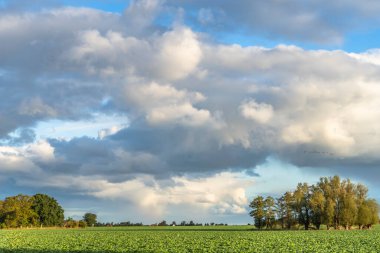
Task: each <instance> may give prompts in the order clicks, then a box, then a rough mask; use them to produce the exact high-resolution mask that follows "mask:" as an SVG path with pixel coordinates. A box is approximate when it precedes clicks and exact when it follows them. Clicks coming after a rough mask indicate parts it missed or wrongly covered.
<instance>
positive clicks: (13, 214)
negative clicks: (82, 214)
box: [0, 194, 64, 228]
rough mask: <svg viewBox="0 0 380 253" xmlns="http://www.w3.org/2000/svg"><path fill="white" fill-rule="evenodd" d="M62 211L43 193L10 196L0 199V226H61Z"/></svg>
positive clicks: (52, 199)
mask: <svg viewBox="0 0 380 253" xmlns="http://www.w3.org/2000/svg"><path fill="white" fill-rule="evenodd" d="M63 219H64V211H63V209H62V207H61V206H60V205H59V204H58V202H57V201H56V200H55V199H54V198H52V197H50V196H48V195H45V194H36V195H34V196H28V195H22V194H19V195H17V196H11V197H7V198H5V200H4V201H0V227H2V228H16V227H29V226H40V225H43V226H61V225H62V224H63Z"/></svg>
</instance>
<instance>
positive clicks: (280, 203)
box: [276, 196, 286, 229]
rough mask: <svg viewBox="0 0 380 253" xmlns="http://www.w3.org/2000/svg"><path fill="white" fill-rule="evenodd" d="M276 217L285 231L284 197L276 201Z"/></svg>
mask: <svg viewBox="0 0 380 253" xmlns="http://www.w3.org/2000/svg"><path fill="white" fill-rule="evenodd" d="M276 215H277V220H278V221H279V222H280V224H281V228H282V229H284V228H285V219H286V203H285V197H284V196H281V197H280V198H278V199H276Z"/></svg>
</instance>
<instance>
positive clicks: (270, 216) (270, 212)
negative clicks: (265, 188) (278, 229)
mask: <svg viewBox="0 0 380 253" xmlns="http://www.w3.org/2000/svg"><path fill="white" fill-rule="evenodd" d="M264 212H265V226H266V228H273V225H274V223H275V221H276V216H275V204H274V199H273V198H272V197H270V196H268V197H267V198H266V199H265V201H264Z"/></svg>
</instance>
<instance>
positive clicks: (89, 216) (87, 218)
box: [83, 213, 97, 227]
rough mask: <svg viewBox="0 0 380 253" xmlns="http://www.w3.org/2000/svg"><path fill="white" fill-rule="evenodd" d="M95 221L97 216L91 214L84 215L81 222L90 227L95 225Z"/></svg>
mask: <svg viewBox="0 0 380 253" xmlns="http://www.w3.org/2000/svg"><path fill="white" fill-rule="evenodd" d="M96 219H97V216H96V214H93V213H85V214H84V215H83V221H85V222H86V223H87V226H89V227H92V226H94V225H95V224H96V222H97V221H96Z"/></svg>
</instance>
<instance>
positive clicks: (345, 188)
mask: <svg viewBox="0 0 380 253" xmlns="http://www.w3.org/2000/svg"><path fill="white" fill-rule="evenodd" d="M340 195H341V197H340V199H341V200H340V202H341V205H340V206H341V208H340V212H341V214H340V215H339V216H340V224H342V225H343V226H344V227H345V229H350V228H351V226H352V225H354V224H355V222H356V217H357V213H358V208H357V205H356V204H357V200H356V192H355V185H354V184H353V183H351V181H350V180H349V179H347V180H344V181H342V183H341V192H340Z"/></svg>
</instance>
